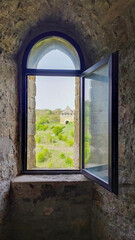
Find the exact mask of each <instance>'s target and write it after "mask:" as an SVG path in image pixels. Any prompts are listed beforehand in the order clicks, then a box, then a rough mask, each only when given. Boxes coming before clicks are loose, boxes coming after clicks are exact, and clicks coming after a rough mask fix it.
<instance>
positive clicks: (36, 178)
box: [12, 174, 90, 184]
mask: <svg viewBox="0 0 135 240" xmlns="http://www.w3.org/2000/svg"><path fill="white" fill-rule="evenodd" d="M89 181H90V180H89V179H88V178H86V177H85V176H84V175H82V174H68V175H67V174H58V175H21V176H17V177H15V178H14V179H12V184H14V183H35V182H40V183H42V182H43V183H53V182H63V183H64V182H65V183H66V182H67V183H68V182H69V183H73V182H89Z"/></svg>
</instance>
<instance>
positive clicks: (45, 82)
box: [27, 76, 75, 169]
mask: <svg viewBox="0 0 135 240" xmlns="http://www.w3.org/2000/svg"><path fill="white" fill-rule="evenodd" d="M27 81H28V123H27V124H28V125H27V126H28V127H27V128H28V131H27V169H37V168H38V169H45V168H46V169H69V168H70V169H74V159H73V152H74V109H75V78H74V77H46V76H28V80H27Z"/></svg>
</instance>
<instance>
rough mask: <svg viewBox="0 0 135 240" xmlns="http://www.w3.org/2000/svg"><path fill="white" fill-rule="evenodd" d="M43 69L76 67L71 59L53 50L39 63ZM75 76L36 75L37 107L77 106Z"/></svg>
mask: <svg viewBox="0 0 135 240" xmlns="http://www.w3.org/2000/svg"><path fill="white" fill-rule="evenodd" d="M37 68H38V69H39V68H41V69H51V68H54V69H75V67H74V65H73V63H72V61H71V59H70V58H69V57H68V56H67V55H65V54H64V53H62V52H60V51H59V50H53V51H51V52H50V53H48V54H47V55H46V56H44V57H43V58H42V59H41V60H40V62H39V63H38V66H37ZM74 101H75V78H74V77H46V76H37V77H36V109H51V110H54V109H56V108H61V109H62V110H63V109H65V108H66V107H67V106H69V107H70V108H71V109H72V110H73V109H74V108H75V104H74Z"/></svg>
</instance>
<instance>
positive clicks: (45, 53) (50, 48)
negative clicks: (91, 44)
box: [27, 37, 80, 70]
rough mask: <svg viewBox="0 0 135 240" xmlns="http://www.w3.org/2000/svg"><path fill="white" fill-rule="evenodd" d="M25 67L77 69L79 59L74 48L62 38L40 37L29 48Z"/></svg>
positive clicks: (78, 67)
mask: <svg viewBox="0 0 135 240" xmlns="http://www.w3.org/2000/svg"><path fill="white" fill-rule="evenodd" d="M27 68H31V69H67V70H69V69H70V70H75V69H76V70H77V69H78V70H79V69H80V59H79V56H78V53H77V51H76V49H75V48H74V47H73V45H72V44H70V43H69V42H68V41H66V40H65V39H63V38H60V37H49V38H46V39H41V40H40V41H39V42H37V43H36V44H35V45H34V46H33V48H32V49H31V51H30V53H29V56H28V60H27Z"/></svg>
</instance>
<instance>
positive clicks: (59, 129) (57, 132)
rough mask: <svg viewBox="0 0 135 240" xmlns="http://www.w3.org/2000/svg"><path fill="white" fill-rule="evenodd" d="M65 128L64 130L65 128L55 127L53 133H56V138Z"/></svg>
mask: <svg viewBox="0 0 135 240" xmlns="http://www.w3.org/2000/svg"><path fill="white" fill-rule="evenodd" d="M63 128H64V127H60V126H55V127H54V129H53V133H54V134H55V135H56V136H58V135H59V133H61V132H62V130H63Z"/></svg>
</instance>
